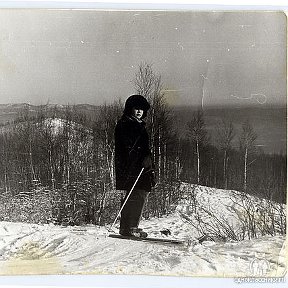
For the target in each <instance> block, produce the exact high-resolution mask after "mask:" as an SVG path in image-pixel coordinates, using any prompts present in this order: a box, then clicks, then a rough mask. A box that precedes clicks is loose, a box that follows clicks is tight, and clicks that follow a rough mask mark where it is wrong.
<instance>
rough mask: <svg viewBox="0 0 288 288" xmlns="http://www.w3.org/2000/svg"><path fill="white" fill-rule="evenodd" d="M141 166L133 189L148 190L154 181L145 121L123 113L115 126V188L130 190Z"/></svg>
mask: <svg viewBox="0 0 288 288" xmlns="http://www.w3.org/2000/svg"><path fill="white" fill-rule="evenodd" d="M147 163H149V164H147ZM142 167H144V168H145V169H144V171H143V173H142V175H141V177H140V178H139V180H138V182H137V184H136V186H135V188H134V189H141V190H145V191H148V192H150V191H151V188H152V187H153V186H154V185H155V183H154V172H153V169H152V168H153V167H152V161H151V152H150V148H149V137H148V134H147V131H146V128H145V122H144V121H141V122H139V121H137V120H136V119H134V118H133V117H129V116H127V115H125V114H124V115H123V116H122V118H121V119H120V120H119V121H118V122H117V125H116V128H115V169H116V189H117V190H130V189H131V188H132V186H133V184H134V182H135V180H136V179H137V176H138V175H139V173H140V171H141V169H142Z"/></svg>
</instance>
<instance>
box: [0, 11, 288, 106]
mask: <svg viewBox="0 0 288 288" xmlns="http://www.w3.org/2000/svg"><path fill="white" fill-rule="evenodd" d="M0 37H1V38H0V41H1V42H0V103H20V102H28V103H31V104H45V103H47V102H49V103H59V104H66V103H69V104H74V103H90V104H102V103H104V101H106V102H108V103H109V102H112V101H113V100H115V99H118V98H122V99H123V100H124V99H125V98H127V96H129V95H131V94H133V93H134V92H135V91H134V88H133V84H132V83H131V81H132V80H133V78H134V76H135V73H136V72H137V69H138V67H139V64H140V63H141V62H142V61H146V62H148V63H153V69H154V71H155V72H156V73H159V74H160V75H161V77H162V81H163V86H164V88H165V90H166V97H167V100H168V102H169V103H171V104H184V105H189V104H192V105H198V104H202V105H229V104H239V105H241V104H259V105H260V104H266V105H270V104H284V103H286V94H287V93H286V16H285V15H284V14H283V13H281V12H275V11H274V12H230V13H228V12H205V13H202V12H191V11H189V12H185V11H179V12H173V11H168V12H165V11H91V10H90V11H88V10H87V11H83V10H82V11H80V10H65V11H63V10H32V9H30V10H28V9H27V10H4V9H3V10H0Z"/></svg>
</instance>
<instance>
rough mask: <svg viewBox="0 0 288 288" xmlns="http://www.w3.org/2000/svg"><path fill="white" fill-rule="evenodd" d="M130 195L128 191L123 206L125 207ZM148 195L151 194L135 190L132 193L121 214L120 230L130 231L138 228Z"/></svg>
mask: <svg viewBox="0 0 288 288" xmlns="http://www.w3.org/2000/svg"><path fill="white" fill-rule="evenodd" d="M128 193H129V192H128V191H127V193H126V196H125V198H124V199H123V201H122V203H121V205H123V203H124V201H125V199H126V197H127V196H128ZM148 194H149V192H147V191H144V190H134V191H133V192H132V193H131V195H130V197H129V199H128V201H127V202H126V204H125V206H124V208H123V210H122V212H121V219H120V230H123V231H129V230H130V228H137V227H138V225H139V222H140V218H141V215H142V212H143V208H144V205H145V202H146V199H147V196H148Z"/></svg>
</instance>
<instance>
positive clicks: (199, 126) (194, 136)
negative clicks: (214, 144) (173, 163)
mask: <svg viewBox="0 0 288 288" xmlns="http://www.w3.org/2000/svg"><path fill="white" fill-rule="evenodd" d="M187 126H188V136H189V137H190V138H191V140H192V141H193V142H194V143H195V146H196V155H197V184H199V183H200V146H204V145H205V144H206V143H207V141H208V137H207V131H206V129H205V121H204V115H203V112H202V111H201V110H198V111H197V112H196V113H195V114H194V116H193V118H192V119H191V121H189V122H188V123H187Z"/></svg>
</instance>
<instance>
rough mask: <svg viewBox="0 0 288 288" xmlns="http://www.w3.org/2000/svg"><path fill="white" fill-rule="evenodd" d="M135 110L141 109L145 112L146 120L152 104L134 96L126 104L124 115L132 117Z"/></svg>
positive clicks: (141, 97) (138, 96)
mask: <svg viewBox="0 0 288 288" xmlns="http://www.w3.org/2000/svg"><path fill="white" fill-rule="evenodd" d="M133 108H139V109H141V110H143V111H144V113H143V116H142V118H145V117H146V115H147V111H148V110H149V108H150V104H149V103H148V101H147V100H146V98H144V97H143V96H141V95H132V96H130V97H129V98H128V99H127V100H126V102H125V108H124V114H125V115H128V116H130V115H131V114H132V109H133Z"/></svg>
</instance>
